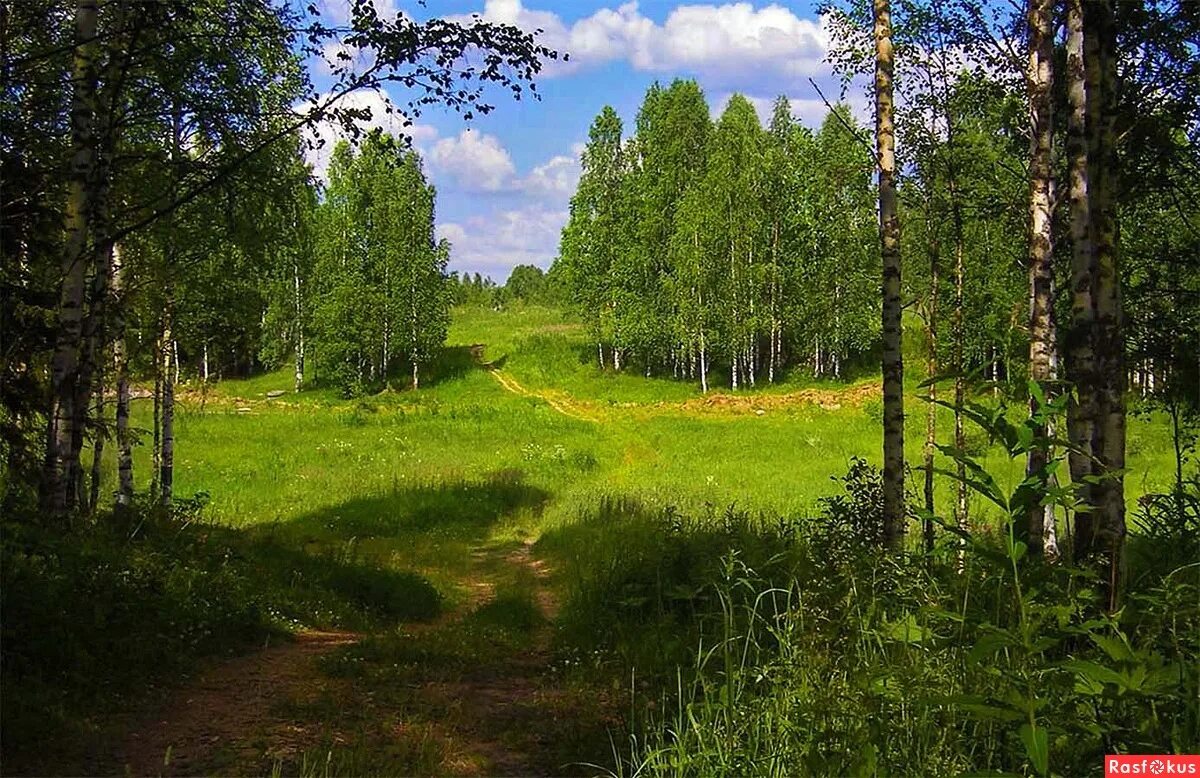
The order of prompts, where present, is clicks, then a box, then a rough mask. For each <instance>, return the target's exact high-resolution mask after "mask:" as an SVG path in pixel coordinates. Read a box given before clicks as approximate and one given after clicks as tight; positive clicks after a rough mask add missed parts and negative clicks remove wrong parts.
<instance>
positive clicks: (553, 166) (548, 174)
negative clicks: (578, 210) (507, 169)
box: [519, 146, 582, 201]
mask: <svg viewBox="0 0 1200 778" xmlns="http://www.w3.org/2000/svg"><path fill="white" fill-rule="evenodd" d="M572 151H573V154H571V155H565V154H560V155H558V156H554V157H551V158H550V159H548V160H547V161H546V162H544V163H542V164H541V165H538V166H537V167H535V168H534V169H533V170H531V171H530V172H529V175H527V176H525V178H523V179H521V181H520V182H519V186H520V189H521V190H522V191H524V192H526V193H527V194H531V195H534V196H536V197H544V198H546V199H551V200H554V199H559V200H564V201H565V200H566V199H567V198H569V197H570V196H571V195H573V194H574V193H575V186H576V185H577V184H578V183H579V173H580V169H579V154H580V152H581V151H582V147H578V146H577V147H576V148H574V149H572Z"/></svg>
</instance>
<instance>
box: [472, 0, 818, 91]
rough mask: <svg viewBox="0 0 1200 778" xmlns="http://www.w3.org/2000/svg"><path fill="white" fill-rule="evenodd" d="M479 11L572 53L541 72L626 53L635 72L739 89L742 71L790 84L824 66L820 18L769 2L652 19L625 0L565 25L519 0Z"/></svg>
mask: <svg viewBox="0 0 1200 778" xmlns="http://www.w3.org/2000/svg"><path fill="white" fill-rule="evenodd" d="M481 16H482V17H483V18H484V19H486V20H488V21H493V22H503V23H505V24H512V25H515V26H517V27H520V28H522V29H524V30H528V31H531V32H532V31H533V30H537V29H541V30H542V31H543V33H542V36H541V38H540V40H541V41H542V42H543V43H545V44H546V45H548V46H550V47H551V48H554V49H557V50H558V51H560V52H567V53H569V54H570V55H571V60H570V61H569V62H567V63H551V64H550V66H549V68H548V69H547V71H546V73H545V74H546V75H547V76H555V75H562V74H565V73H569V72H572V71H575V70H578V69H580V68H585V67H588V66H592V65H598V64H603V63H605V62H610V61H613V60H626V61H628V62H629V63H630V64H631V65H632V66H633V67H634V68H636V69H638V70H642V71H647V72H653V73H679V72H686V73H693V74H696V75H699V76H702V77H704V78H705V81H706V82H707V83H709V84H712V85H714V86H717V87H721V86H726V87H730V88H737V87H738V86H739V85H742V88H745V87H744V83H745V81H746V79H747V78H764V77H769V78H771V79H773V80H775V81H778V80H779V79H781V78H782V79H784V80H785V81H786V82H787V83H789V84H794V83H797V82H799V81H802V80H803V79H805V78H807V77H808V76H810V75H815V74H820V73H824V72H826V71H827V70H828V68H827V67H826V66H825V65H824V64H823V60H824V58H825V53H826V50H827V49H828V46H829V36H828V34H827V32H826V30H825V28H824V26H823V24H822V22H821V20H819V19H802V18H800V17H798V16H797V15H796V14H795V13H793V12H792V11H791V10H789V9H787V8H784V7H783V6H781V5H776V4H772V5H768V6H765V7H763V8H755V7H754V5H752V4H751V3H748V2H739V3H725V4H722V5H716V4H705V5H681V6H678V7H677V8H675V9H674V10H673V11H671V13H670V14H669V15H668V16H667V18H666V20H665V21H664V22H663V23H662V24H659V23H656V22H655V21H654V20H652V19H650V18H648V17H646V16H644V15H643V14H642V13H641V11H640V10H639V9H638V5H637V3H636V2H631V3H625V4H624V5H621V6H618V7H617V8H615V9H613V8H602V9H600V10H598V11H596V12H595V13H593V14H592V15H590V16H587V17H585V18H583V19H579V20H578V21H576V22H574V23H572V24H570V25H567V24H566V23H565V22H564V21H563V20H562V19H561V17H559V16H558V15H557V14H555V13H553V12H551V11H543V10H536V9H533V8H527V7H526V6H525V5H524V3H523V2H522V0H487V2H486V3H485V5H484V10H483V13H482V14H481Z"/></svg>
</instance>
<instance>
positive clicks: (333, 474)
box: [110, 307, 1173, 540]
mask: <svg viewBox="0 0 1200 778" xmlns="http://www.w3.org/2000/svg"><path fill="white" fill-rule="evenodd" d="M593 357H594V352H593V349H592V348H590V346H589V344H588V343H587V341H586V337H585V334H584V332H583V330H582V328H581V327H580V326H579V325H577V324H575V323H573V322H571V321H570V320H569V319H568V318H567V317H566V316H565V315H564V314H563V313H562V312H560V311H558V310H555V309H548V308H540V307H518V308H515V309H512V310H507V311H501V312H496V311H492V310H488V309H482V308H480V309H474V308H472V309H458V310H457V311H456V312H455V316H454V320H453V325H452V327H451V331H450V338H449V343H448V346H447V353H446V356H445V357H444V359H443V362H442V364H440V365H438V366H437V367H436V368H435V369H434V370H433V371H432V372H433V376H432V378H431V379H430V380H428V381H426V382H425V384H424V386H423V388H422V389H420V390H419V391H416V392H413V391H410V390H407V389H403V388H398V389H396V390H395V391H387V392H384V393H382V394H379V395H376V396H372V397H367V398H363V399H358V400H344V399H341V398H339V397H338V396H337V395H336V394H335V393H333V392H332V391H329V390H322V389H316V390H311V391H305V392H302V393H300V394H298V395H297V394H293V393H292V391H291V385H292V376H291V371H290V370H282V371H279V372H276V373H270V374H266V375H263V376H259V377H256V378H253V379H250V380H244V381H225V382H222V383H219V384H215V385H210V386H209V387H208V388H207V389H206V390H205V392H203V393H202V392H200V391H199V390H197V389H195V388H194V387H193V388H190V389H189V390H188V391H187V392H186V393H184V394H182V395H181V397H182V399H183V401H182V403H181V410H180V411H178V412H177V419H176V438H177V449H176V451H177V453H176V460H175V468H176V472H175V489H176V494H177V495H178V496H184V497H186V496H189V495H191V494H193V493H195V492H199V491H203V492H207V493H208V494H209V495H210V497H211V504H210V506H209V508H208V510H207V513H208V515H209V516H210V518H213V519H216V520H219V521H220V522H222V523H226V524H229V525H231V526H235V527H247V526H251V525H260V524H272V523H277V524H283V525H287V524H298V525H306V524H311V523H313V522H314V521H320V520H324V519H323V518H321V517H324V518H328V517H331V516H337V515H346V516H351V515H354V514H355V513H357V512H360V511H361V510H362V508H360V507H357V506H361V505H362V504H363V503H364V502H378V501H382V503H384V504H385V505H386V506H388V510H394V511H396V512H397V513H404V512H405V511H407V510H409V507H408V506H413V507H412V508H411V509H412V510H415V511H417V512H422V511H427V510H428V508H422V507H420V506H422V505H423V503H425V502H428V501H430V500H433V501H438V500H440V499H442V498H441V497H439V494H440V493H441V492H443V491H445V490H447V489H451V490H452V489H454V488H459V487H462V488H467V487H469V486H470V485H472V484H475V485H477V484H481V483H486V482H488V481H489V480H490V479H494V478H495V477H497V474H501V475H502V476H503V477H504V478H509V479H516V480H518V481H519V482H520V483H521V484H523V485H525V486H526V487H528V488H529V489H531V490H536V491H537V492H538V493H539V495H540V496H539V498H538V500H537V501H536V505H522V506H520V507H519V509H518V510H513V511H505V512H504V513H503V515H499V516H494V517H492V519H491V520H490V521H489V522H488V524H487V526H484V527H480V528H478V529H479V530H480V531H481V532H483V533H484V535H483V536H484V537H487V538H490V539H495V540H512V539H518V538H531V537H532V538H536V537H537V536H538V535H539V534H540V533H541V532H542V531H543V530H544V529H545V528H547V527H551V526H555V525H557V524H559V523H561V522H564V521H571V520H572V519H574V518H575V517H576V516H577V515H578V514H579V513H580V511H582V510H586V509H588V508H589V507H592V506H594V505H595V504H597V502H598V501H599V500H600V498H602V497H606V496H607V497H612V496H621V497H630V498H634V499H637V500H640V501H643V502H645V503H648V504H651V505H655V506H665V505H672V506H675V507H677V508H679V509H680V510H682V511H684V512H686V513H698V512H703V511H704V510H705V509H706V507H713V508H715V509H719V510H724V508H726V507H728V506H730V505H736V506H737V507H738V508H739V509H741V510H745V511H749V512H751V513H760V512H761V513H764V514H766V515H769V516H776V515H780V514H783V515H793V516H794V515H800V514H805V513H811V512H812V511H813V510H814V509H815V507H816V501H817V499H818V498H820V497H822V496H825V495H828V494H830V493H831V491H833V489H832V487H831V484H830V478H831V477H832V476H835V475H840V474H841V473H843V472H844V471H845V469H846V465H847V462H848V460H849V458H850V457H851V456H861V457H864V458H866V459H867V460H868V461H871V462H878V459H879V452H878V451H877V449H878V448H879V440H878V438H879V414H880V406H879V403H878V400H877V398H876V397H875V396H874V394H875V393H874V392H873V391H872V387H873V386H874V384H873V382H872V381H871V380H870V379H866V380H863V381H860V382H857V383H850V384H839V383H835V382H831V381H822V382H815V383H814V382H811V381H807V380H805V379H804V378H803V377H800V376H793V377H790V378H788V380H785V381H783V382H781V383H779V384H776V385H773V386H763V387H760V388H759V389H757V390H750V391H742V392H738V393H737V394H732V393H731V392H729V390H728V389H725V388H721V387H714V388H713V389H712V391H711V394H712V395H717V396H715V397H709V398H705V396H704V395H702V394H701V393H700V391H699V387H698V385H697V384H696V382H687V381H672V380H668V379H645V378H642V377H640V376H637V375H631V374H629V373H623V374H619V375H615V374H612V373H611V372H607V373H602V372H600V370H599V369H598V366H597V364H596V363H595V360H594V358H593ZM497 372H498V373H500V374H501V375H504V376H507V377H509V378H511V379H514V380H515V382H516V386H517V387H518V388H519V389H522V390H524V391H525V392H527V394H525V395H522V394H518V393H516V392H514V391H512V390H510V389H506V387H505V386H504V385H503V384H502V383H501V382H500V381H498V380H496V379H497V376H496V375H495V373H497ZM918 383H919V378H916V379H914V380H912V381H911V389H910V392H909V410H908V412H909V414H910V416H909V425H910V427H909V432H908V439H907V444H908V449H909V459H910V461H911V462H913V463H919V462H920V461H921V450H922V448H921V447H922V445H923V440H924V422H925V412H926V406H925V404H924V403H923V402H921V401H920V400H919V399H918V395H919V394H920V393H921V390H920V389H919V388H918V386H917V385H918ZM275 390H282V391H284V392H285V394H284V395H283V396H282V397H279V398H277V399H274V400H268V399H266V394H267V393H268V392H272V391H275ZM547 398H548V399H550V400H559V401H561V402H562V407H563V408H564V409H565V410H566V412H565V413H564V412H563V410H560V409H558V408H556V407H554V405H552V404H551V403H550V402H548V401H547ZM1020 410H1021V408H1020V407H1019V406H1018V407H1017V408H1015V409H1014V412H1016V413H1019V412H1020ZM150 412H151V408H150V403H149V401H148V400H142V401H137V402H135V403H134V424H135V425H138V424H139V422H142V423H144V426H146V427H149V426H150V425H149V423H148V421H149V415H150ZM939 423H940V431H941V436H940V439H941V440H942V441H945V440H946V439H947V437H948V436H949V435H950V431H951V421H950V417H949V414H948V412H947V413H946V414H944V416H943V417H941V418H939ZM968 448H969V449H970V450H972V452H973V453H975V454H983V455H984V456H983V460H982V461H983V462H984V463H985V464H986V466H987V468H988V469H989V470H990V471H991V472H993V474H995V475H996V476H997V477H998V478H999V479H1000V480H1001V483H1002V485H1005V486H1011V485H1012V484H1013V483H1015V482H1016V481H1018V480H1020V478H1021V477H1023V473H1022V470H1021V467H1022V463H1019V462H1017V463H1010V462H1009V461H1008V460H1007V459H1006V458H1005V457H1003V453H1002V452H1001V451H1000V450H999V449H995V450H992V451H988V446H987V441H986V438H985V434H984V433H983V432H981V431H979V430H976V429H971V428H970V424H969V423H968ZM146 450H148V448H143V449H140V450H139V453H140V452H144V451H146ZM110 453H111V450H110ZM941 464H945V463H944V462H942V463H941ZM149 469H150V468H149V461H148V459H146V458H140V459H138V460H137V461H136V467H135V472H136V473H137V474H138V475H139V476H140V477H141V479H142V480H143V481H147V480H148V478H149ZM1172 472H1173V452H1172V448H1171V441H1170V434H1169V428H1168V426H1167V423H1166V421H1165V419H1164V418H1161V417H1155V416H1151V417H1149V418H1146V417H1141V416H1136V417H1133V418H1132V419H1131V421H1130V431H1129V472H1128V475H1127V477H1126V478H1127V483H1128V485H1129V489H1128V491H1129V500H1130V503H1131V506H1132V505H1134V504H1135V503H1136V500H1137V498H1138V497H1139V496H1140V495H1141V494H1142V493H1143V492H1146V491H1156V490H1157V491H1162V490H1166V489H1167V488H1169V485H1170V479H1171V477H1172V475H1171V474H1172ZM915 478H920V474H919V473H918V474H917V475H916V476H915ZM940 486H941V490H939V498H940V499H941V500H945V499H946V498H947V497H948V494H949V488H950V487H949V486H948V485H947V484H944V483H943V484H940ZM945 504H946V506H947V507H948V503H945ZM973 508H974V511H973V513H974V514H975V515H976V517H977V520H978V522H979V523H980V524H981V525H986V524H987V523H988V520H989V518H993V519H994V518H995V517H994V516H990V515H989V513H988V508H987V506H986V505H982V504H978V505H973ZM373 509H374V508H372V510H373ZM435 524H436V522H435ZM429 529H436V527H431V528H429Z"/></svg>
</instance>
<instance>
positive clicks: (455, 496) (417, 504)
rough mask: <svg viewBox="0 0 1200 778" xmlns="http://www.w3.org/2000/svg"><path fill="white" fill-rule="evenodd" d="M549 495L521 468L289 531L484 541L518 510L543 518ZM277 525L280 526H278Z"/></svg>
mask: <svg viewBox="0 0 1200 778" xmlns="http://www.w3.org/2000/svg"><path fill="white" fill-rule="evenodd" d="M549 499H550V493H549V492H546V491H545V490H543V489H539V488H537V487H535V486H531V485H529V484H527V483H525V482H524V474H523V473H522V472H521V471H519V470H498V471H496V472H493V473H491V474H489V475H487V476H486V477H485V478H483V479H482V480H478V481H469V480H463V481H454V482H449V483H446V482H435V483H429V484H418V485H413V486H405V487H399V488H393V489H392V490H391V491H390V492H388V493H386V494H382V495H375V496H370V497H360V498H356V499H353V500H348V501H346V502H343V503H340V504H338V505H334V506H331V507H328V508H322V509H320V510H317V511H314V512H312V513H309V514H306V515H304V516H301V517H299V518H297V519H294V520H293V521H290V522H288V524H287V529H288V531H289V532H295V533H299V534H300V535H302V536H308V537H309V538H310V539H312V540H315V539H317V538H339V539H342V540H350V539H359V540H361V539H366V538H391V539H406V538H410V537H412V536H416V535H426V534H431V535H435V536H436V537H438V538H440V539H445V540H465V541H474V540H483V539H484V538H486V536H487V533H488V530H489V529H490V528H491V526H492V525H493V524H495V523H496V522H497V521H498V520H500V519H501V518H503V517H504V516H507V515H509V514H511V513H514V512H516V511H518V510H523V509H528V510H532V511H534V512H535V513H536V514H537V515H540V513H541V510H542V508H543V507H544V505H545V504H546V502H547V501H548V500H549ZM276 526H278V525H276Z"/></svg>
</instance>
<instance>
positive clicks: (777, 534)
mask: <svg viewBox="0 0 1200 778" xmlns="http://www.w3.org/2000/svg"><path fill="white" fill-rule="evenodd" d="M861 469H862V468H861V466H860V465H857V464H855V465H854V466H853V467H852V471H851V475H850V476H849V477H848V478H847V479H846V480H847V483H848V484H857V485H854V486H851V487H850V489H849V492H850V494H849V495H848V497H847V498H846V500H847V501H848V502H847V501H843V502H830V503H828V504H829V505H830V507H831V509H832V510H833V511H834V512H835V513H833V514H830V515H826V516H824V517H819V518H817V519H814V520H811V521H809V522H799V523H794V524H783V525H779V527H780V529H773V528H772V525H770V524H769V523H759V524H758V525H757V527H755V526H754V525H752V524H747V523H745V521H744V520H741V521H738V522H734V523H733V524H732V525H731V524H730V523H729V520H728V519H727V520H726V522H725V524H724V532H722V529H721V528H722V523H721V522H717V523H716V524H715V525H714V523H713V522H712V521H711V520H709V521H705V522H692V521H689V520H687V519H683V518H681V517H679V516H678V515H676V514H673V513H671V512H667V513H664V514H662V515H661V516H659V517H655V516H647V515H646V514H645V513H644V512H643V511H641V510H640V509H639V508H638V507H637V506H634V505H629V504H625V505H615V506H613V507H610V510H609V512H608V513H606V514H605V515H603V516H600V515H597V516H596V517H594V518H590V519H587V520H585V521H583V522H581V525H580V526H578V527H575V526H571V527H566V528H564V529H563V530H561V531H560V532H555V533H551V534H549V535H547V536H546V538H545V539H544V540H543V543H544V544H546V547H547V548H548V549H550V550H558V549H559V548H561V547H565V550H570V549H579V550H580V551H582V549H584V548H588V547H594V546H595V539H594V538H592V539H591V540H589V534H590V533H595V532H603V531H604V530H603V529H601V527H612V526H614V525H615V526H616V527H617V528H618V529H619V533H618V534H617V535H616V536H617V537H620V538H621V539H622V540H621V544H620V546H619V547H618V548H616V549H614V551H613V553H612V554H611V555H604V556H603V557H601V558H596V557H595V556H594V555H593V556H592V557H587V556H586V555H584V554H579V555H578V556H567V558H568V559H569V560H570V561H571V565H572V566H571V567H570V568H569V570H568V582H569V584H570V586H571V587H572V588H571V589H569V591H570V592H571V600H570V601H569V604H568V610H567V614H568V615H567V619H566V621H565V622H564V633H563V635H564V638H565V639H566V640H567V645H566V647H565V648H564V650H565V651H567V652H568V655H571V652H572V651H583V650H584V647H586V646H597V645H598V646H600V647H601V649H602V651H603V653H602V654H601V658H602V660H603V661H601V662H600V663H599V664H596V663H592V665H591V666H592V667H597V668H605V667H608V668H615V669H614V670H613V672H614V673H615V674H617V675H624V676H626V677H628V676H629V674H630V673H633V675H634V677H635V678H637V679H639V680H640V684H639V685H638V687H637V692H636V694H635V697H634V701H633V711H634V718H633V719H632V720H631V722H630V726H631V731H630V741H629V742H630V746H631V750H630V751H629V752H628V755H627V757H623V758H621V759H620V760H619V761H618V763H617V764H615V765H613V766H612V770H613V771H614V772H615V773H616V774H625V773H626V772H627V771H628V772H630V773H634V772H636V773H637V774H651V775H658V774H668V775H679V774H688V775H707V774H734V773H736V774H749V775H781V776H782V775H797V774H836V773H842V772H848V773H851V774H857V775H873V774H880V775H895V774H904V775H917V774H921V775H924V774H928V773H929V772H930V771H931V770H933V771H935V772H938V773H939V774H957V773H964V772H965V773H979V772H1002V773H1025V774H1062V773H1070V772H1073V771H1074V770H1076V769H1077V768H1078V766H1079V765H1099V764H1100V760H1101V759H1102V757H1103V755H1104V754H1105V753H1114V752H1116V753H1158V752H1176V753H1187V752H1189V751H1190V750H1194V749H1195V748H1196V747H1197V746H1198V745H1200V739H1198V738H1200V729H1197V724H1200V706H1197V703H1196V697H1195V695H1196V692H1197V690H1198V689H1200V674H1198V673H1197V669H1196V668H1197V667H1200V640H1198V639H1197V635H1200V607H1197V602H1200V600H1198V599H1197V596H1198V595H1200V580H1197V576H1196V570H1195V566H1194V565H1192V566H1189V567H1184V568H1179V569H1177V570H1176V571H1174V572H1169V573H1168V574H1167V575H1166V576H1165V578H1164V579H1163V580H1164V581H1165V583H1164V584H1163V585H1153V586H1148V587H1146V588H1144V589H1142V590H1140V591H1138V592H1137V593H1136V594H1135V595H1133V596H1132V597H1131V599H1130V603H1129V605H1128V606H1127V607H1126V608H1125V609H1124V610H1123V611H1122V612H1121V613H1119V614H1116V615H1114V616H1112V617H1102V618H1097V617H1095V616H1094V615H1091V614H1092V607H1093V606H1092V603H1093V595H1092V594H1091V593H1090V583H1089V581H1088V579H1087V577H1086V575H1085V574H1084V573H1082V572H1079V571H1075V570H1072V569H1069V568H1060V569H1042V570H1041V571H1036V572H1035V571H1024V570H1022V571H1021V572H1019V573H1018V572H1017V570H1018V568H1017V567H1015V566H1014V564H1013V560H1014V553H1015V552H1014V551H1013V549H1012V547H1009V546H1006V544H1004V543H1003V542H997V539H996V538H995V537H994V536H981V537H979V538H977V539H976V540H975V541H974V543H973V545H972V550H971V551H970V552H969V553H968V554H967V557H966V562H965V566H964V567H963V569H962V571H961V572H959V571H958V570H957V565H956V563H955V562H954V561H953V560H954V558H953V556H952V555H947V556H946V557H944V558H938V559H935V560H928V559H922V558H920V557H917V556H913V557H906V558H900V559H896V558H894V557H885V556H882V555H881V554H880V553H879V552H878V550H877V549H878V545H877V544H876V543H874V542H873V541H872V540H871V539H870V538H863V539H862V540H861V542H856V541H855V540H854V538H853V536H847V535H846V534H844V532H843V529H842V527H841V526H840V525H841V522H839V521H838V519H837V517H836V511H837V510H839V506H844V505H846V504H848V503H849V504H853V503H859V502H861V503H863V504H867V503H869V502H870V501H871V500H872V499H874V500H877V499H878V494H877V492H878V489H877V487H874V488H873V487H872V486H871V483H870V482H871V479H870V478H867V479H865V480H864V479H863V478H862V477H861V476H862V473H861ZM856 471H858V473H857V475H856ZM873 494H874V497H872V495H873ZM1010 500H1014V501H1016V498H1011V497H1010ZM781 530H782V531H781ZM574 533H580V534H579V536H578V537H577V538H572V534H574ZM724 533H728V534H724ZM714 537H715V538H721V540H718V541H717V542H713V540H714ZM831 543H832V544H834V545H832V546H831ZM831 548H839V549H843V550H853V553H851V554H850V555H848V556H847V555H845V554H831V553H830V551H831ZM558 553H562V551H558ZM673 560H679V562H680V563H679V564H673V563H672V562H673ZM1160 570H1162V572H1167V571H1166V570H1165V569H1163V568H1160ZM1015 575H1019V576H1020V583H1021V586H1019V587H1018V588H1017V594H1016V595H1014V593H1013V592H1014V583H1015V582H1016V581H1015V580H1014V576H1015ZM1081 576H1082V577H1081ZM1014 597H1015V598H1016V599H1014ZM1188 598H1190V601H1187V600H1188ZM1185 601H1186V603H1185ZM576 609H577V610H576ZM597 619H600V621H599V623H595V622H596V620H597ZM593 624H594V626H592V629H593V630H594V631H589V630H588V629H586V627H588V626H591V625H593ZM573 625H575V626H573ZM580 625H582V626H580ZM688 634H690V635H691V636H692V638H691V641H692V642H691V644H690V645H691V648H690V649H688V648H687V646H686V644H681V642H680V640H681V637H682V636H684V635H688ZM649 645H653V646H654V648H655V649H656V650H650V649H649V648H648V646H649ZM593 672H594V671H593Z"/></svg>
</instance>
